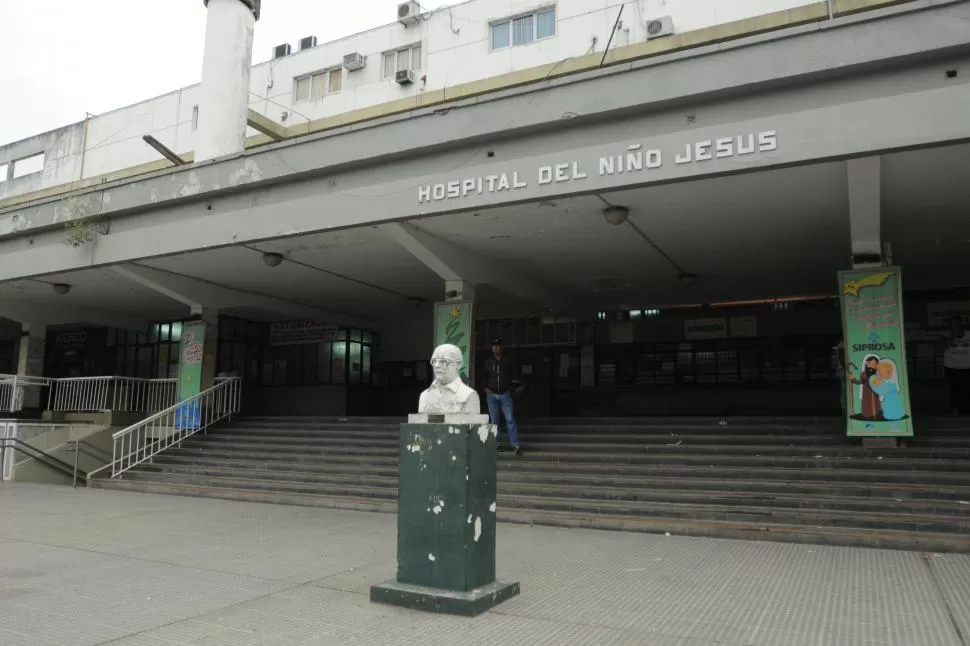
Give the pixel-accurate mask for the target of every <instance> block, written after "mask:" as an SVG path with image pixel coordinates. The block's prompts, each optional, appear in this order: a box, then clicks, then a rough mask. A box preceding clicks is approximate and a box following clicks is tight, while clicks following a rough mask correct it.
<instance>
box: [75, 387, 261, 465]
mask: <svg viewBox="0 0 970 646" xmlns="http://www.w3.org/2000/svg"><path fill="white" fill-rule="evenodd" d="M241 382H242V379H240V378H239V377H223V378H220V379H218V380H217V383H216V384H215V385H214V386H212V387H211V388H207V389H205V390H203V391H202V392H200V393H199V394H198V395H194V396H192V397H190V398H188V399H185V400H182V401H180V402H178V403H176V404H174V405H172V406H169V407H168V408H166V409H165V410H163V411H159V412H158V413H155V414H154V415H152V416H150V417H147V418H145V419H143V420H142V421H140V422H138V423H136V424H132V425H131V426H129V427H128V428H125V429H122V430H120V431H118V432H117V433H115V434H114V435H112V436H111V438H112V440H113V444H112V447H111V448H112V450H111V463H110V464H109V465H107V466H105V467H102V468H101V469H97V470H95V471H92V472H90V473H89V474H88V478H89V479H90V478H91V477H92V476H94V475H95V474H97V473H99V472H101V471H103V470H105V469H107V468H108V467H110V468H111V477H112V478H116V477H118V476H120V475H121V474H123V473H124V472H125V471H127V470H129V469H131V468H132V467H134V466H137V465H139V464H141V463H142V462H145V461H146V460H150V459H151V458H152V457H154V456H155V455H158V454H159V453H161V452H162V451H164V450H165V449H167V448H169V447H171V446H174V445H178V444H181V443H182V441H183V440H185V439H186V438H188V437H191V436H193V435H195V434H196V433H198V432H199V431H205V430H206V429H208V428H209V427H210V426H212V425H213V424H215V423H216V422H219V421H221V420H223V419H225V418H227V417H231V416H232V415H233V414H235V413H238V412H239V410H240V399H241V398H240V393H241V387H240V384H241Z"/></svg>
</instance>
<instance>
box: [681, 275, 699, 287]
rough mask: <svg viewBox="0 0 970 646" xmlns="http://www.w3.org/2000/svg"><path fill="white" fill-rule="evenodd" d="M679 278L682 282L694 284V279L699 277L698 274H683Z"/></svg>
mask: <svg viewBox="0 0 970 646" xmlns="http://www.w3.org/2000/svg"><path fill="white" fill-rule="evenodd" d="M677 278H678V279H679V280H680V282H682V283H684V284H685V285H693V284H694V280H696V279H697V276H695V275H694V274H681V275H680V276H678V277H677Z"/></svg>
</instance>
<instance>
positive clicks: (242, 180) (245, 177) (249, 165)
mask: <svg viewBox="0 0 970 646" xmlns="http://www.w3.org/2000/svg"><path fill="white" fill-rule="evenodd" d="M261 179H263V170H262V169H261V168H260V167H259V164H257V163H256V162H255V161H253V160H252V159H247V160H246V163H245V164H243V167H242V168H239V169H237V170H236V171H235V172H233V174H232V175H230V176H229V186H238V185H239V184H249V183H250V182H258V181H259V180H261Z"/></svg>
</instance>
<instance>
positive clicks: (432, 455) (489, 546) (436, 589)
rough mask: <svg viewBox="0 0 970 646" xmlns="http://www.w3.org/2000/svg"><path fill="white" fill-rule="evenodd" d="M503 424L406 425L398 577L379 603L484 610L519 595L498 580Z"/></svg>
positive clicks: (381, 591) (380, 590)
mask: <svg viewBox="0 0 970 646" xmlns="http://www.w3.org/2000/svg"><path fill="white" fill-rule="evenodd" d="M495 442H496V437H495V428H494V427H493V426H491V425H489V424H477V423H476V424H469V423H463V424H448V423H441V424H437V423H427V424H402V425H401V461H400V485H399V494H398V496H399V500H398V512H397V579H396V581H392V582H388V583H385V584H381V585H375V586H373V587H372V588H371V601H376V602H380V603H389V604H394V605H398V606H404V607H407V608H413V609H417V610H428V611H431V612H444V613H450V614H460V615H477V614H480V613H482V612H484V611H486V610H488V609H489V608H491V607H493V606H495V605H497V604H499V603H501V602H502V601H504V600H506V599H508V598H510V597H513V596H515V595H517V594H518V593H519V584H518V583H508V584H502V583H497V582H496V581H495V525H496V523H495V507H496V505H495V489H496V488H495V479H496V460H495V448H496V446H495Z"/></svg>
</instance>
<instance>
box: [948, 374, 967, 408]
mask: <svg viewBox="0 0 970 646" xmlns="http://www.w3.org/2000/svg"><path fill="white" fill-rule="evenodd" d="M946 381H947V384H948V385H949V389H950V410H951V411H953V412H954V413H966V412H967V402H968V399H970V370H958V369H956V368H946Z"/></svg>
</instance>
